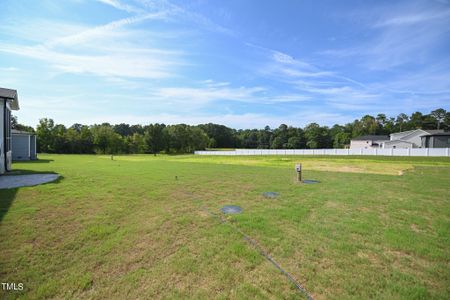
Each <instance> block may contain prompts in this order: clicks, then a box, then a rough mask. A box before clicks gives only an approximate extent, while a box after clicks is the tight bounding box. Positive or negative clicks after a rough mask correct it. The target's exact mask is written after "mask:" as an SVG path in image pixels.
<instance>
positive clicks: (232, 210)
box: [220, 205, 242, 215]
mask: <svg viewBox="0 0 450 300" xmlns="http://www.w3.org/2000/svg"><path fill="white" fill-rule="evenodd" d="M220 210H221V211H222V212H223V213H224V214H226V215H228V214H240V213H241V212H242V208H241V207H239V206H236V205H225V206H224V207H222V208H221V209H220Z"/></svg>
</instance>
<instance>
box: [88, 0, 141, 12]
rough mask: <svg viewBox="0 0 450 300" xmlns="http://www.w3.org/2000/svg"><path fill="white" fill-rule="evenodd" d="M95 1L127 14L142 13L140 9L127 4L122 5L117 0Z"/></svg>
mask: <svg viewBox="0 0 450 300" xmlns="http://www.w3.org/2000/svg"><path fill="white" fill-rule="evenodd" d="M97 1H99V2H101V3H104V4H107V5H110V6H112V7H114V8H117V9H119V10H123V11H126V12H129V13H142V12H143V10H142V9H140V8H138V7H135V6H132V5H129V4H124V3H122V2H120V1H119V0H97Z"/></svg>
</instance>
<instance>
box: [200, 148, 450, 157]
mask: <svg viewBox="0 0 450 300" xmlns="http://www.w3.org/2000/svg"><path fill="white" fill-rule="evenodd" d="M195 154H197V155H378V156H444V157H445V156H447V157H449V156H450V148H411V149H394V148H389V149H365V148H359V149H280V150H278V149H270V150H269V149H236V150H232V151H195Z"/></svg>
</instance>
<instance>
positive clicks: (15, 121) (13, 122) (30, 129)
mask: <svg viewBox="0 0 450 300" xmlns="http://www.w3.org/2000/svg"><path fill="white" fill-rule="evenodd" d="M11 128H12V129H15V130H19V131H26V132H32V133H34V128H33V127H31V126H27V125H22V124H19V122H18V118H17V116H14V115H13V116H11Z"/></svg>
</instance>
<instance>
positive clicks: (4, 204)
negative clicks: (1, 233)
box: [0, 170, 64, 225]
mask: <svg viewBox="0 0 450 300" xmlns="http://www.w3.org/2000/svg"><path fill="white" fill-rule="evenodd" d="M17 171H18V172H20V173H12V174H8V175H1V176H4V177H9V176H14V175H28V174H57V173H56V172H53V171H49V172H43V171H41V172H37V171H30V170H17ZM63 179H64V176H61V175H59V177H58V178H57V179H56V180H54V181H50V182H45V183H42V184H37V185H33V186H38V185H44V184H54V183H56V184H58V183H60V182H61V180H63ZM33 186H28V187H33ZM21 188H23V187H18V188H11V189H0V225H1V223H2V221H3V218H4V217H5V216H6V214H7V213H8V211H9V209H10V207H11V205H12V203H13V202H14V199H15V198H16V195H17V192H18V191H19V189H21Z"/></svg>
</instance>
